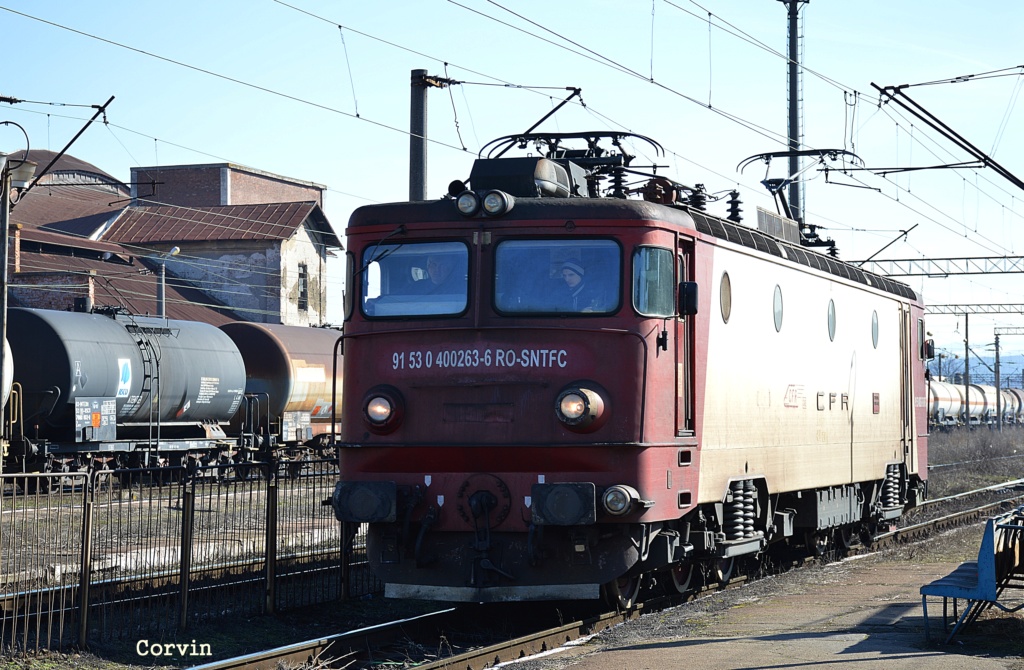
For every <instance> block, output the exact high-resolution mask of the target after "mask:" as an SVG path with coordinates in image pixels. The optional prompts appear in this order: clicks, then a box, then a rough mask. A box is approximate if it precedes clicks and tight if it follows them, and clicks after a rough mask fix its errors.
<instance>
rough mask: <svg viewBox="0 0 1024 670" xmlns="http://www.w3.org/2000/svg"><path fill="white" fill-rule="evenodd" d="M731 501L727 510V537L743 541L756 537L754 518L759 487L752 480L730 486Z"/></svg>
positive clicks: (741, 481)
mask: <svg viewBox="0 0 1024 670" xmlns="http://www.w3.org/2000/svg"><path fill="white" fill-rule="evenodd" d="M729 494H730V498H731V500H730V501H729V503H728V506H727V507H726V510H725V537H726V539H728V540H742V539H743V538H745V537H753V536H754V518H755V516H756V510H757V487H756V486H754V481H753V480H752V479H744V480H740V481H735V482H732V483H731V484H729Z"/></svg>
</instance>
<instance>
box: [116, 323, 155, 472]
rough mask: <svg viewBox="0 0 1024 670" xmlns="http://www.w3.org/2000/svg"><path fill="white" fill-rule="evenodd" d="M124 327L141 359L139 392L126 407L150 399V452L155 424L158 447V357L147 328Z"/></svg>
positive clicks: (138, 404)
mask: <svg viewBox="0 0 1024 670" xmlns="http://www.w3.org/2000/svg"><path fill="white" fill-rule="evenodd" d="M125 329H126V330H127V331H128V332H129V333H131V334H132V335H133V337H134V339H135V344H136V345H137V346H138V347H139V356H140V358H141V359H142V384H141V386H140V387H139V394H138V396H137V399H136V401H135V403H134V404H133V405H132V406H131V407H130V408H128V409H130V411H132V412H134V411H135V410H137V409H138V408H139V406H140V405H141V404H142V403H143V401H144V399H145V398H147V397H148V398H149V399H150V402H149V439H148V441H147V447H148V451H149V452H150V453H152V450H153V449H154V441H153V426H156V445H155V448H156V449H159V448H160V407H159V402H160V357H159V355H158V354H157V352H156V349H155V347H154V345H153V341H152V339H151V338H150V337H147V332H146V331H147V330H148V329H144V328H142V327H140V326H139V325H138V324H136V323H129V324H125ZM154 372H155V374H154ZM154 380H155V381H156V395H155V396H154V394H153V382H154ZM150 465H152V464H150Z"/></svg>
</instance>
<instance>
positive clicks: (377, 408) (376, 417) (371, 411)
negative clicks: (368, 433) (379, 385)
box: [366, 396, 395, 424]
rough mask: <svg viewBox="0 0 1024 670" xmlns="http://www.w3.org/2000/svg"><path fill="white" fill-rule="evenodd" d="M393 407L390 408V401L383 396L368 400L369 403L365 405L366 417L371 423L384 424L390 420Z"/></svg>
mask: <svg viewBox="0 0 1024 670" xmlns="http://www.w3.org/2000/svg"><path fill="white" fill-rule="evenodd" d="M394 409H395V408H394V407H392V406H391V401H390V400H388V399H387V398H385V397H384V396H377V397H375V398H370V402H368V403H366V416H368V417H369V418H370V421H372V422H373V423H378V424H379V423H385V422H386V421H387V420H388V419H390V418H391V413H392V412H393V411H394Z"/></svg>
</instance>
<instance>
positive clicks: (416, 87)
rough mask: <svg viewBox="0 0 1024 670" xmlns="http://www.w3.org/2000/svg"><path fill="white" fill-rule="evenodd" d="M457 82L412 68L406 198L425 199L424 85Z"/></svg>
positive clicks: (425, 98) (426, 86)
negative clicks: (407, 188)
mask: <svg viewBox="0 0 1024 670" xmlns="http://www.w3.org/2000/svg"><path fill="white" fill-rule="evenodd" d="M459 83H461V82H457V81H454V80H452V79H444V78H443V77H431V76H429V75H428V74H427V71H426V70H413V71H412V78H411V82H410V84H411V89H412V92H411V94H410V97H409V200H410V201H416V200H426V199H427V88H429V87H434V88H444V87H445V86H449V85H452V84H459Z"/></svg>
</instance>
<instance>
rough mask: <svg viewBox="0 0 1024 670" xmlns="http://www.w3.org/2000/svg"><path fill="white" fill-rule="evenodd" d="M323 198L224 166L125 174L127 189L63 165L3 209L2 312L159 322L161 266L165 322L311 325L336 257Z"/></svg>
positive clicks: (37, 154)
mask: <svg viewBox="0 0 1024 670" xmlns="http://www.w3.org/2000/svg"><path fill="white" fill-rule="evenodd" d="M55 156H56V155H55V154H53V153H52V152H46V151H32V152H30V154H29V158H30V159H31V160H34V161H36V162H37V163H39V165H40V167H39V170H42V169H43V168H44V167H45V166H47V165H48V164H50V162H51V161H52V160H53V158H55ZM323 188H324V187H323V186H320V185H318V184H314V183H311V182H301V181H296V180H293V179H289V178H286V177H281V176H279V175H273V174H270V173H266V172H261V171H258V170H253V169H251V168H246V167H243V166H238V165H233V164H217V165H184V166H169V167H160V168H152V167H149V168H133V169H132V186H131V187H128V186H127V185H125V184H121V183H120V182H118V181H117V180H116V179H114V178H113V177H111V176H110V175H107V174H106V173H104V172H102V171H101V170H99V169H98V168H96V167H95V166H92V165H90V164H88V163H85V162H84V161H80V160H78V159H75V158H73V157H70V156H63V157H61V158H60V159H59V160H57V161H56V162H55V163H54V164H53V166H52V168H51V169H50V171H49V172H47V173H46V174H45V175H44V176H43V177H42V178H41V179H40V181H39V183H38V184H37V185H36V186H35V187H34V188H33V189H32V191H30V192H29V193H28V194H26V195H25V197H24V198H22V199H21V200H20V201H19V202H18V203H17V204H16V205H15V206H14V209H12V212H11V221H12V237H11V249H12V251H11V254H12V258H11V262H10V264H9V269H10V270H11V272H10V275H9V292H10V295H11V302H12V304H14V305H17V304H21V305H25V306H33V307H51V308H56V309H71V308H73V306H74V305H75V303H76V299H77V300H78V301H79V302H80V303H82V304H92V305H95V306H118V307H122V308H124V309H127V310H128V311H130V312H132V313H136V314H147V313H148V314H157V313H158V308H157V304H156V295H157V286H158V278H159V275H160V270H161V266H163V268H164V269H165V274H166V281H165V285H166V296H167V298H166V313H167V315H168V316H169V317H172V318H182V319H192V320H200V321H207V322H210V323H214V324H219V323H224V322H227V321H232V320H247V321H260V322H267V323H285V324H289V325H318V324H321V323H323V322H324V321H326V306H327V300H328V296H327V282H326V280H325V277H326V264H327V259H328V257H329V256H331V255H332V254H333V252H334V250H339V249H341V242H340V240H339V238H338V237H337V235H336V234H335V233H334V231H333V229H332V228H331V225H330V223H329V222H328V220H327V218H326V216H325V215H324V212H323V210H322V208H321V204H322V199H323ZM175 247H176V248H177V252H176V253H174V254H173V255H172V254H171V251H172V250H173V249H174V248H175ZM340 298H341V297H340V296H337V297H336V298H335V299H340Z"/></svg>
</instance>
